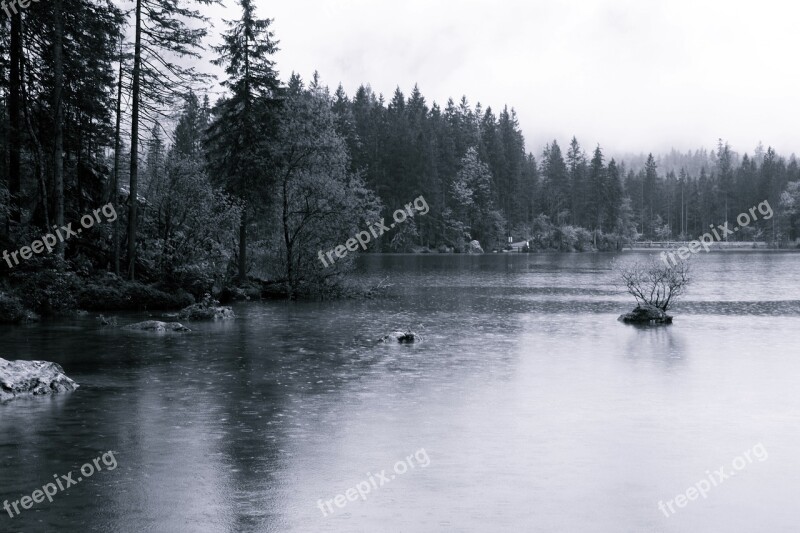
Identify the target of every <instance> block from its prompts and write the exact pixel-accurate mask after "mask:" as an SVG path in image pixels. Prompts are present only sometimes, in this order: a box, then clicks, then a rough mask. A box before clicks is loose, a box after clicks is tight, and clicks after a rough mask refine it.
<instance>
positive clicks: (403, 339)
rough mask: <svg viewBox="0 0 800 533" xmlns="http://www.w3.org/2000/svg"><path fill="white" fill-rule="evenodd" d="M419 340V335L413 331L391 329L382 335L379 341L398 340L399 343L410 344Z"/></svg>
mask: <svg viewBox="0 0 800 533" xmlns="http://www.w3.org/2000/svg"><path fill="white" fill-rule="evenodd" d="M418 340H420V336H419V335H417V334H416V333H414V332H413V331H393V332H391V333H389V334H388V335H384V336H383V337H382V338H381V340H380V342H399V343H400V344H411V343H413V342H417V341H418Z"/></svg>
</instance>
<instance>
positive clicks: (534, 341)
mask: <svg viewBox="0 0 800 533" xmlns="http://www.w3.org/2000/svg"><path fill="white" fill-rule="evenodd" d="M643 255H644V254H633V253H627V254H624V256H622V258H623V260H629V259H631V258H634V257H637V256H643ZM614 257H615V256H614V255H611V254H534V255H521V254H520V255H506V254H503V255H497V254H495V255H483V256H437V255H429V256H373V257H366V258H363V260H362V263H361V267H362V270H363V272H362V275H364V276H366V277H368V278H370V279H372V280H376V281H377V280H381V279H384V278H385V279H387V283H391V284H393V285H394V286H393V287H392V291H393V292H392V295H391V296H390V297H388V298H386V299H380V300H369V301H345V302H324V303H285V302H276V303H244V304H238V305H235V306H234V308H235V311H236V313H237V315H238V317H239V318H238V319H237V320H235V321H232V322H229V323H209V324H192V325H191V327H192V328H193V329H194V331H193V332H192V333H188V334H166V335H160V336H158V335H152V334H142V333H135V332H123V331H120V330H113V329H102V328H100V327H99V325H98V324H97V323H96V322H95V321H94V319H93V318H91V317H87V318H79V319H73V320H59V321H55V322H48V323H45V324H39V325H32V326H25V327H14V328H12V327H5V328H2V329H0V337H1V338H2V341H1V342H2V353H1V354H0V356H2V357H4V358H7V359H45V360H51V361H56V362H58V363H60V364H61V365H62V366H63V367H64V368H65V370H66V372H67V373H68V375H70V376H71V377H72V378H73V379H75V380H76V381H78V382H79V383H80V384H81V388H80V389H79V390H78V391H77V392H75V393H72V394H69V395H61V396H57V397H54V398H44V399H42V398H39V399H34V400H20V401H14V402H11V403H8V404H6V405H2V406H0V480H1V482H0V504H1V503H2V500H6V499H8V500H12V501H13V500H18V499H20V498H21V497H22V496H24V495H30V494H31V493H32V492H33V491H34V490H36V489H38V488H40V487H41V486H42V485H44V484H46V483H48V482H50V481H52V480H53V476H54V475H62V474H67V473H69V472H70V471H72V472H75V473H76V475H75V476H74V477H75V478H77V476H78V475H80V474H78V473H77V472H78V469H79V468H80V467H81V465H83V464H84V463H87V462H91V461H92V460H93V459H94V458H96V457H98V456H99V455H101V454H102V453H104V452H106V451H109V450H112V451H113V452H114V455H115V457H116V460H117V462H118V467H117V468H116V469H115V470H113V471H107V470H106V469H105V467H104V470H103V471H102V472H99V473H95V474H94V475H93V476H92V477H91V478H89V479H85V480H83V481H82V482H81V483H79V484H77V485H74V486H72V487H71V488H69V489H68V490H67V491H65V492H60V493H58V494H57V495H56V496H55V497H54V501H53V503H48V502H47V501H45V502H44V503H40V504H36V505H35V506H34V508H33V509H31V510H27V511H23V513H22V514H21V515H20V516H18V517H15V518H14V519H11V518H9V516H8V514H7V513H5V512H4V511H2V509H0V513H2V514H0V531H2V532H17V531H24V532H26V533H27V532H37V533H38V532H51V531H52V532H56V531H57V532H95V531H96V532H121V533H141V532H166V533H212V532H213V533H216V532H220V533H222V532H224V533H240V532H251V531H252V532H287V531H288V532H383V531H387V532H434V531H437V532H438V531H452V532H505V531H509V532H528V531H531V532H573V531H574V532H593V531H596V532H609V533H611V532H613V533H617V532H676V533H677V532H680V533H685V532H695V531H696V532H710V531H714V532H722V531H724V532H747V533H750V532H753V531H765V532H766V531H769V532H783V531H786V532H796V531H797V530H798V527H800V526H798V523H800V506H799V505H798V504H797V495H798V493H800V460H798V450H800V394H798V389H799V385H800V357H798V355H800V354H799V353H798V352H800V350H798V347H800V327H799V326H800V255H793V254H780V253H763V252H758V253H756V252H730V253H717V254H713V253H712V254H700V255H699V256H698V257H697V261H696V262H695V263H696V264H695V280H696V281H695V284H694V285H693V286H691V288H690V289H689V292H688V294H687V296H686V297H685V299H684V300H683V301H682V302H680V304H679V305H678V306H677V307H676V308H675V310H674V314H675V315H676V319H675V323H674V325H672V326H670V327H662V328H636V327H631V326H626V325H624V324H621V323H619V322H617V321H616V318H617V316H618V315H619V314H621V313H622V312H626V311H628V310H630V308H632V307H633V306H632V303H631V301H630V299H629V297H627V296H625V295H622V294H619V293H618V292H617V290H616V289H615V288H614V286H613V276H612V273H611V271H610V267H611V262H612V260H613V259H614ZM146 317H147V315H146V314H138V315H123V316H121V317H120V319H121V320H120V322H121V323H131V322H134V321H138V320H142V319H145V318H146ZM398 327H412V328H413V329H415V330H416V331H418V332H420V333H421V334H422V335H423V337H424V340H423V342H422V343H420V344H415V345H379V344H376V342H375V340H376V339H377V338H379V337H380V336H382V335H383V334H385V333H387V332H389V331H391V330H393V329H396V328H398ZM759 444H761V445H762V448H761V449H763V450H765V451H766V452H767V453H768V457H765V456H764V455H760V456H759V457H764V458H765V460H763V461H762V460H760V459H756V460H755V461H752V462H748V464H747V465H746V467H743V468H741V469H739V470H736V471H735V472H733V473H735V476H731V477H729V478H728V479H725V480H724V481H723V482H720V483H719V485H718V486H715V487H713V488H711V490H710V491H708V493H707V497H706V498H698V499H696V500H694V501H689V502H688V504H686V501H684V504H685V506H684V507H682V508H678V507H677V506H675V507H674V509H675V511H676V513H675V514H674V515H671V516H670V517H669V518H668V517H666V516H665V515H664V513H662V511H660V510H659V507H658V502H659V501H665V502H666V501H668V500H674V499H675V497H676V496H677V495H679V494H682V493H686V491H687V489H688V488H689V487H692V486H693V485H695V484H696V483H697V482H698V481H700V480H703V479H708V478H709V475H713V474H711V472H713V471H716V470H718V469H719V468H720V467H723V466H724V467H725V469H726V471H733V470H734V469H733V468H732V466H731V465H732V463H733V462H735V460H736V459H737V458H738V457H740V456H742V454H743V452H745V451H748V450H752V449H753V448H754V447H755V446H758V445H759ZM419 450H424V453H423V454H422V456H424V457H427V458H428V460H429V461H425V462H422V461H415V460H414V458H413V457H412V458H411V460H410V462H413V464H414V468H409V469H408V471H407V472H405V473H402V474H396V473H395V470H394V468H395V464H396V463H397V462H398V461H404V460H405V459H406V458H407V457H408V456H411V455H412V454H414V453H415V452H418V451H419ZM418 455H419V453H418ZM750 455H751V458H752V456H753V454H752V453H751V454H750ZM426 462H427V466H424V467H423V466H422V464H425V463H426ZM101 464H102V463H101ZM738 464H739V465H741V462H740V463H738ZM384 469H385V470H386V475H387V476H388V475H389V474H391V475H394V476H395V478H394V479H391V478H389V479H390V482H388V483H386V484H384V485H383V486H380V487H377V488H371V489H370V492H369V494H367V495H366V500H365V501H362V500H361V499H358V500H357V501H348V502H347V504H346V506H344V508H339V507H337V506H335V505H333V506H332V507H333V509H334V512H333V513H332V514H330V513H328V515H329V516H323V512H322V511H321V510H320V507H318V502H319V500H323V502H324V501H325V500H332V499H334V498H335V497H336V496H337V495H338V494H345V492H346V491H347V490H348V489H349V488H351V487H356V485H358V484H359V483H361V482H365V481H366V480H368V479H370V476H371V477H372V479H373V480H375V474H376V473H379V472H381V471H382V470H384ZM378 484H379V483H376V485H378ZM323 505H324V504H323Z"/></svg>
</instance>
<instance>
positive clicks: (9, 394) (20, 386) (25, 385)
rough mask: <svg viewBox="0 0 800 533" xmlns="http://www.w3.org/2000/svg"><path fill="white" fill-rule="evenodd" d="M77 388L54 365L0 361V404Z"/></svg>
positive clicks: (61, 370) (57, 366)
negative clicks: (23, 397) (15, 399)
mask: <svg viewBox="0 0 800 533" xmlns="http://www.w3.org/2000/svg"><path fill="white" fill-rule="evenodd" d="M79 386H80V385H78V384H77V383H75V382H74V381H72V380H71V379H69V378H68V377H67V376H66V374H64V369H63V368H61V366H60V365H58V364H56V363H50V362H47V361H7V360H5V359H0V403H2V402H6V401H8V400H13V399H14V398H17V397H20V396H41V395H44V394H54V393H58V392H70V391H74V390H75V389H77V388H78V387H79Z"/></svg>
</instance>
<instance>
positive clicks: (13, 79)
mask: <svg viewBox="0 0 800 533" xmlns="http://www.w3.org/2000/svg"><path fill="white" fill-rule="evenodd" d="M10 58H11V67H10V69H9V75H10V79H9V99H8V100H9V101H8V114H9V132H8V137H9V146H10V154H9V180H8V192H9V194H10V199H9V207H10V209H9V220H10V222H11V223H13V224H19V223H20V222H21V220H22V209H21V200H22V199H21V198H20V191H21V183H22V181H21V172H22V166H21V152H22V139H21V137H20V133H21V132H20V127H21V122H22V121H21V114H22V113H21V109H22V108H21V100H20V98H21V96H22V91H21V89H22V73H21V71H20V66H21V65H22V15H21V14H20V13H19V12H17V13H14V14H13V15H11V50H10Z"/></svg>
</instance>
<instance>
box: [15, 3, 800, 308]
mask: <svg viewBox="0 0 800 533" xmlns="http://www.w3.org/2000/svg"><path fill="white" fill-rule="evenodd" d="M204 3H205V2H203V1H202V0H201V1H199V2H198V3H196V4H194V5H195V6H201V5H202V4H204ZM191 5H192V4H191V3H189V4H186V3H177V2H175V1H174V0H135V1H134V2H133V3H132V4H131V5H130V10H128V11H123V10H122V9H121V8H120V7H118V6H117V5H115V4H114V3H112V2H110V1H108V0H91V1H89V0H54V1H52V2H39V3H33V4H31V5H30V6H29V7H28V8H26V9H19V10H17V12H15V13H11V16H7V17H6V16H4V17H3V18H2V20H0V95H1V96H2V99H0V117H1V118H2V120H0V150H2V152H1V153H2V157H0V176H1V177H2V183H1V184H0V217H2V225H1V226H2V227H0V241H1V242H0V244H1V245H2V247H3V248H4V249H6V250H9V251H11V250H17V249H19V248H21V247H23V246H26V245H28V244H30V243H31V241H32V240H33V239H36V238H38V237H39V236H41V235H43V234H44V233H47V232H48V231H49V230H50V228H51V227H53V226H63V225H65V224H68V223H69V222H71V221H72V222H74V221H77V220H79V219H80V217H81V216H83V215H84V214H86V213H87V212H91V211H92V210H93V209H96V208H97V207H99V206H101V205H103V204H106V203H111V204H112V205H113V206H114V207H115V210H116V212H117V213H118V215H119V216H118V217H116V218H115V220H114V221H113V222H112V223H111V224H100V225H97V226H95V227H93V228H92V229H91V230H88V231H86V232H85V233H84V234H82V235H81V236H80V237H79V238H75V239H73V240H70V241H68V242H65V243H63V244H62V243H59V244H58V247H57V249H56V250H55V251H54V253H53V254H52V255H47V254H42V255H35V256H34V257H33V258H32V259H30V260H29V261H26V262H24V264H22V265H9V264H6V262H0V269H2V273H3V276H4V278H5V281H4V283H6V288H8V287H12V288H13V287H21V286H27V287H29V288H30V290H31V291H33V292H31V293H30V296H31V299H32V300H33V302H34V305H35V306H37V307H40V308H52V309H57V308H59V307H69V306H70V305H75V301H73V300H75V298H77V304H79V305H92V302H95V305H97V304H96V302H97V301H98V300H102V301H105V302H108V301H116V303H115V304H113V305H117V306H123V305H124V302H128V301H131V300H136V297H131V296H130V294H127V295H119V298H117V300H114V298H113V297H112V296H110V294H111V293H110V292H109V291H110V289H109V288H108V284H107V283H105V281H98V280H107V279H110V278H109V277H108V276H103V274H104V273H113V274H115V275H116V277H114V278H113V279H115V280H117V281H116V283H119V280H120V278H122V277H123V276H124V277H126V278H128V280H129V281H131V282H133V281H134V280H136V281H139V282H142V283H144V284H150V285H153V290H160V291H161V293H160V294H162V293H163V294H170V295H172V296H175V295H178V296H177V299H178V300H180V301H181V302H183V301H185V300H187V299H191V298H192V296H193V297H195V298H197V297H200V296H202V295H203V294H204V293H205V292H208V291H212V290H219V289H220V288H221V287H225V286H226V285H230V284H231V283H233V282H234V281H238V283H239V284H240V285H241V284H245V285H246V284H248V283H249V284H252V283H254V282H255V281H258V283H260V284H261V288H262V289H263V287H264V286H265V285H268V284H273V285H274V286H275V289H274V290H275V291H276V292H278V293H281V294H288V295H290V296H294V295H299V294H304V293H315V294H318V293H320V292H330V291H332V290H337V289H336V287H339V286H340V281H341V274H342V273H343V272H344V271H346V270H347V269H348V267H349V266H350V264H351V262H352V258H353V257H352V255H350V256H349V257H346V258H343V259H341V260H339V261H337V262H336V264H335V265H334V266H333V267H330V268H329V267H327V266H324V265H322V264H321V263H320V262H319V261H318V260H317V259H316V258H317V256H318V253H319V252H320V251H327V250H332V249H335V247H336V246H338V245H340V244H343V243H345V242H346V241H347V240H348V239H349V238H350V237H352V236H353V235H354V234H356V233H357V232H358V231H361V230H363V229H364V228H366V227H368V226H369V225H371V224H373V223H375V222H377V221H379V220H380V218H381V217H387V216H391V213H392V212H393V211H394V210H395V209H398V208H402V207H403V206H404V205H406V204H408V203H409V202H411V201H413V200H414V199H415V198H418V197H420V196H423V197H424V198H425V199H426V201H427V203H428V204H429V205H430V212H429V214H427V216H424V217H416V218H409V220H408V221H407V222H405V223H404V224H401V225H399V226H398V227H397V228H396V229H394V230H393V231H392V232H391V233H390V234H389V235H386V236H383V237H381V238H380V239H378V240H377V242H375V243H373V245H372V248H371V249H372V251H427V250H439V251H455V252H462V251H464V250H466V249H467V247H468V243H469V242H470V241H472V240H478V241H480V243H481V244H482V245H483V247H484V248H485V249H487V250H492V249H502V248H503V247H504V246H505V245H506V243H507V241H508V238H509V237H510V238H511V239H513V240H514V241H522V240H527V241H530V243H531V248H532V250H534V251H535V250H562V251H576V250H577V251H588V250H613V249H619V248H620V247H622V246H623V245H624V244H626V243H629V242H632V241H635V240H639V239H647V240H667V239H691V238H694V237H696V236H697V235H699V234H701V233H703V232H704V231H705V230H706V228H707V227H708V226H709V225H710V224H722V223H724V222H725V221H726V220H727V221H730V222H731V223H733V220H734V219H735V217H736V215H737V214H738V213H740V212H746V211H747V210H748V209H749V208H751V207H753V206H755V205H758V204H759V203H761V202H763V201H769V202H770V203H771V205H772V206H773V207H774V208H775V212H776V216H775V217H774V218H773V219H771V220H769V221H766V220H762V221H759V222H758V223H756V224H753V225H752V226H751V227H750V228H749V229H748V230H747V231H742V232H740V233H738V234H737V235H736V238H737V239H743V240H756V239H757V240H763V241H768V242H770V243H773V244H774V245H785V244H786V243H787V242H788V241H790V240H791V241H793V240H795V239H797V238H798V236H800V235H798V227H797V222H798V221H797V216H798V213H797V209H798V206H800V187H799V186H798V183H800V171H799V170H798V164H797V161H796V160H795V158H794V157H793V156H792V157H791V158H788V159H786V158H783V157H780V156H779V155H778V154H776V153H775V151H774V150H772V149H771V148H768V149H766V150H765V149H764V148H763V147H761V146H759V147H758V148H757V149H756V151H755V152H754V154H753V155H743V156H739V154H737V153H735V152H734V151H733V150H732V149H731V148H730V147H729V146H728V145H727V144H725V143H723V142H722V141H720V143H719V146H718V147H717V149H716V150H715V151H713V152H706V151H702V150H701V151H697V152H694V153H689V154H679V153H676V152H674V151H673V152H672V153H670V154H665V155H664V156H661V157H660V158H656V157H654V156H653V155H650V156H647V157H642V158H638V157H630V158H626V159H627V160H625V161H623V160H616V159H614V158H613V157H610V156H609V155H608V154H605V153H604V152H603V151H602V149H601V147H599V146H597V147H592V148H590V149H586V148H584V147H582V146H581V145H580V144H579V142H578V141H577V139H574V138H573V139H572V140H571V141H570V142H569V143H567V144H565V145H564V146H563V147H562V145H560V144H559V142H558V141H553V142H552V143H550V144H548V145H547V146H546V147H544V150H543V151H542V152H541V153H537V154H534V153H531V152H530V151H529V150H528V149H527V148H526V145H525V140H524V138H523V135H522V133H521V129H520V125H519V123H518V120H517V116H516V114H515V112H514V110H513V109H509V108H508V107H503V108H502V109H501V110H499V111H497V110H495V109H493V108H491V107H486V108H484V107H483V106H482V105H481V104H476V105H474V106H473V105H471V104H470V103H469V102H468V100H467V98H466V97H462V98H461V99H460V100H459V101H458V102H455V101H453V100H449V101H448V102H446V103H445V104H444V107H440V106H439V105H438V104H437V103H435V102H431V103H429V102H428V101H427V100H426V98H425V97H424V96H423V94H422V92H421V91H420V89H419V88H418V87H416V86H415V87H414V88H413V90H412V91H411V92H410V94H408V95H406V94H404V93H403V92H402V91H401V89H399V88H398V89H397V90H396V91H395V92H394V94H393V95H391V98H389V99H388V101H387V100H386V99H385V98H384V96H383V95H380V94H376V93H375V92H373V91H372V90H371V88H370V87H369V86H368V85H365V86H362V87H360V88H358V90H357V91H356V92H355V93H354V94H353V95H347V94H346V93H345V91H344V89H343V88H342V87H341V86H339V87H338V89H337V90H335V91H331V90H329V89H328V88H327V87H325V86H324V85H323V84H322V82H321V81H320V79H319V77H318V76H317V75H316V74H315V75H314V77H313V78H312V79H311V80H309V81H308V82H304V81H303V80H302V79H301V78H300V77H299V76H297V75H292V76H291V77H290V79H288V80H286V81H282V80H281V79H280V78H279V75H278V71H277V68H276V65H275V64H274V61H273V59H272V58H273V55H274V53H275V52H276V51H277V47H278V42H277V40H276V39H275V36H274V35H273V33H272V30H271V22H272V21H271V20H269V19H259V18H258V17H257V14H256V12H255V9H254V7H253V4H252V1H251V0H240V2H239V6H238V8H237V10H236V12H237V14H236V16H235V19H234V20H233V21H231V22H229V23H228V29H227V31H226V32H225V33H224V34H223V38H222V42H221V43H220V44H218V45H217V46H210V44H211V43H208V42H206V41H207V38H206V32H205V30H204V29H202V28H203V27H204V26H205V25H206V23H207V20H206V19H205V18H204V17H203V16H202V15H201V13H200V11H198V10H196V9H193V8H192V7H191ZM198 27H199V28H200V29H197V28H198ZM125 36H129V37H125ZM207 56H210V57H213V58H214V61H213V62H214V63H215V64H216V65H218V66H219V67H221V68H222V69H223V70H224V73H225V74H224V77H223V79H222V80H220V81H221V84H222V87H223V89H224V96H223V97H221V98H219V99H217V100H216V101H214V102H211V101H210V99H209V97H208V96H207V95H205V94H204V90H206V89H207V87H208V83H209V77H208V76H207V75H204V74H202V73H199V72H196V71H195V70H194V69H192V68H185V67H183V66H181V65H182V63H185V62H186V59H187V58H188V59H191V58H193V57H194V58H197V57H207ZM43 273H45V274H46V275H47V276H49V277H48V278H47V279H48V280H50V282H51V285H57V286H59V287H62V289H63V291H62V292H63V293H64V294H67V295H69V296H64V297H63V300H64V302H58V301H56V300H57V298H55V297H53V296H52V294H50V293H48V292H46V291H44V292H42V291H40V292H36V291H35V290H34V289H33V288H31V287H33V286H36V285H37V284H36V283H33V282H30V280H31V279H33V277H34V276H36V275H45V274H43ZM55 280H58V281H57V282H56V281H55ZM26 283H27V285H26ZM104 283H105V284H104ZM87 284H89V285H92V284H94V285H92V287H94V288H93V289H91V290H88V289H86V286H87ZM39 285H42V284H41V283H39ZM81 287H82V288H81ZM128 289H130V290H131V291H134V292H135V291H136V290H139V289H133V288H130V286H129V287H128ZM20 290H22V289H20ZM26 290H27V289H26ZM181 291H187V292H186V293H184V292H181ZM51 292H52V291H51ZM76 292H77V296H75V294H73V293H76ZM189 293H191V295H190V294H189ZM148 294H150V293H148ZM153 294H155V293H153ZM151 296H152V294H151ZM150 300H154V301H155V300H158V297H157V296H152V298H150ZM169 301H170V302H171V303H173V299H170V300H169ZM42 302H43V303H42ZM109 305H111V304H109ZM153 305H156V304H153Z"/></svg>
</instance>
